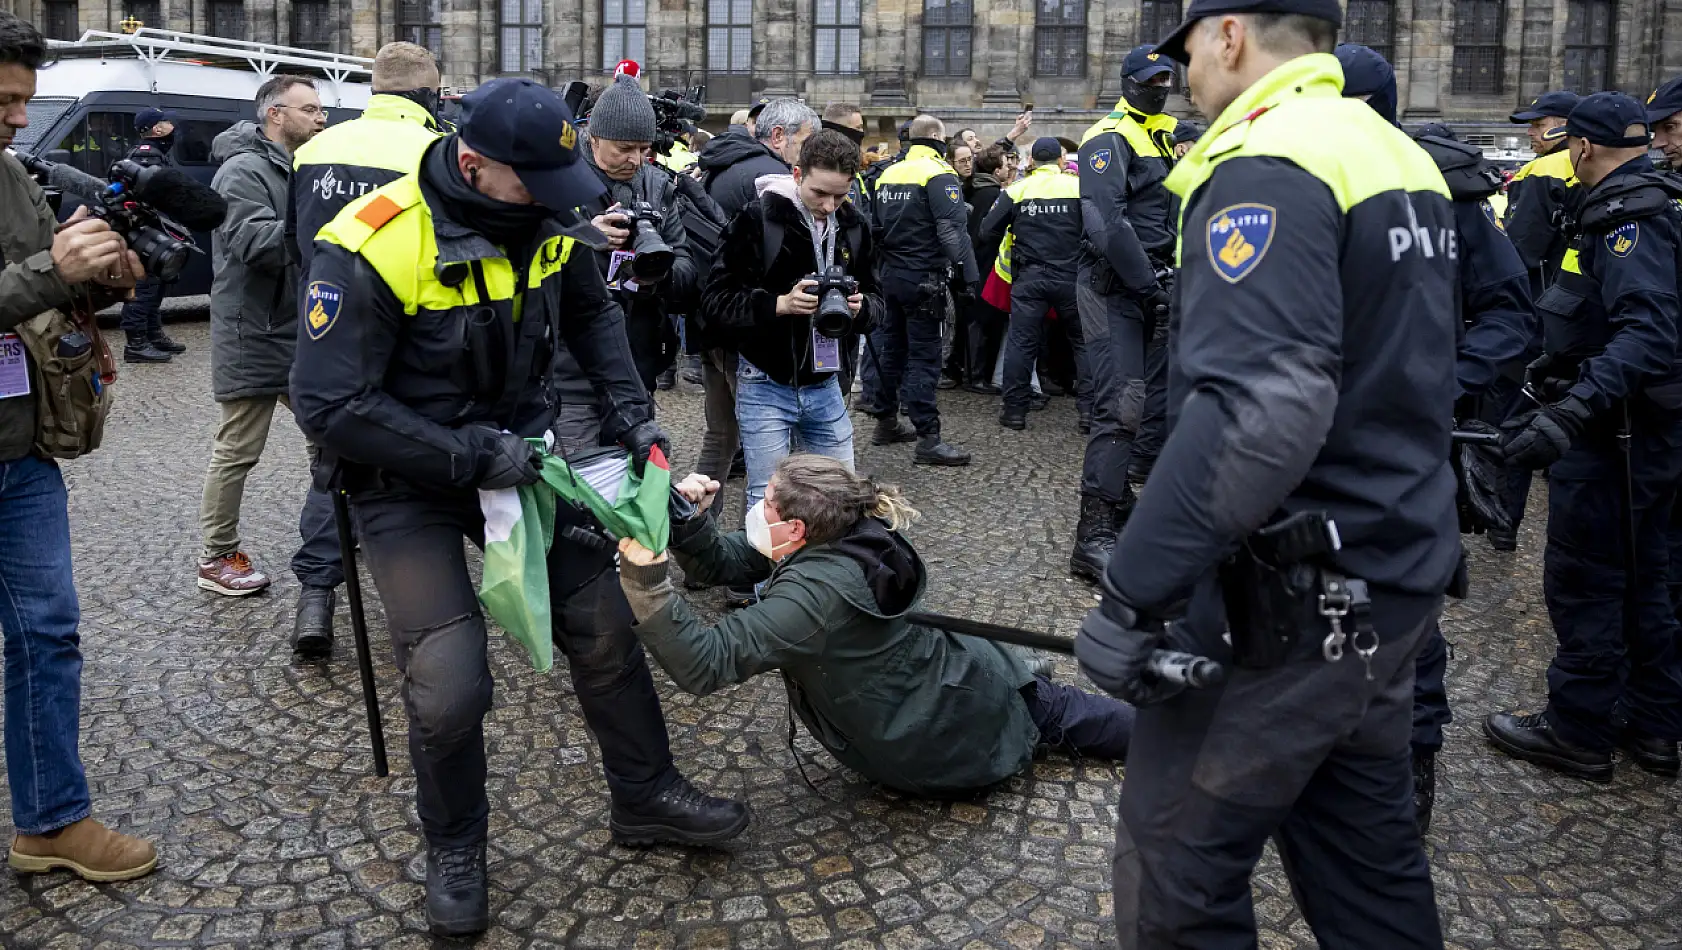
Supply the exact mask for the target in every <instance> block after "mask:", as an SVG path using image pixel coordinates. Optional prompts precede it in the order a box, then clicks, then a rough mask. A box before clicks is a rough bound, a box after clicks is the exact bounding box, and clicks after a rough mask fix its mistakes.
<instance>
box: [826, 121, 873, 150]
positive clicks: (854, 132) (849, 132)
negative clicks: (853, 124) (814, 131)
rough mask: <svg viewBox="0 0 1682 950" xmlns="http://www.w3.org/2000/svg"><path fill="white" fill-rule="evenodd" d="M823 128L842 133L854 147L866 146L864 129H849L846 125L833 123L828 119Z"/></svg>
mask: <svg viewBox="0 0 1682 950" xmlns="http://www.w3.org/2000/svg"><path fill="white" fill-rule="evenodd" d="M823 127H824V128H825V129H828V130H829V131H831V132H840V133H841V134H842V135H845V136H846V137H847V138H848V139H849V140H850V141H851V142H852V143H853V144H854V145H863V144H864V130H863V129H854V128H849V127H847V126H845V125H842V124H841V123H839V122H831V121H829V120H828V119H825V120H824V122H823Z"/></svg>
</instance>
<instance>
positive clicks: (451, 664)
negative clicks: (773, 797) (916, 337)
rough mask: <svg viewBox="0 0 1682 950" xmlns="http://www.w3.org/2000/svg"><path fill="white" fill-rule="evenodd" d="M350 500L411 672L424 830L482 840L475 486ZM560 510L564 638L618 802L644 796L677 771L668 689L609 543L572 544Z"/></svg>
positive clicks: (552, 562) (483, 660) (557, 599)
mask: <svg viewBox="0 0 1682 950" xmlns="http://www.w3.org/2000/svg"><path fill="white" fill-rule="evenodd" d="M351 503H352V505H353V508H354V510H355V512H356V516H357V520H358V523H359V526H360V529H361V537H362V550H363V552H364V553H365V554H366V555H367V560H368V570H369V573H370V574H372V575H373V578H374V584H375V586H376V587H377V588H378V589H379V594H380V600H381V602H382V603H383V604H384V605H385V613H386V620H387V624H388V626H389V627H390V629H391V642H392V648H393V650H394V651H395V653H396V656H397V668H398V670H400V671H401V672H402V674H403V705H404V708H405V709H406V710H407V711H408V714H409V757H410V759H411V760H412V761H413V763H414V768H415V798H416V805H417V809H418V811H419V813H420V821H421V829H422V830H423V831H424V832H425V834H426V840H427V843H428V844H430V845H432V846H434V847H460V846H464V845H469V844H476V843H478V842H481V841H484V840H485V837H486V831H487V823H488V819H489V815H490V802H489V800H488V799H487V797H486V795H485V772H486V764H485V726H484V722H485V714H486V713H487V712H488V711H489V710H490V707H491V671H490V665H489V663H488V661H487V657H486V650H487V647H488V644H487V642H486V636H487V631H486V626H485V617H484V614H483V613H482V612H481V611H480V609H479V600H478V595H477V593H476V591H475V589H474V585H473V581H472V579H471V578H470V577H469V576H468V572H467V556H466V551H465V548H464V546H463V544H462V539H463V538H466V539H467V540H470V541H472V542H473V543H474V544H475V545H479V546H481V547H482V546H483V545H484V531H485V523H484V517H483V515H482V514H481V513H480V508H479V498H478V493H477V492H474V491H471V490H446V489H432V488H425V487H418V486H414V485H411V484H406V483H400V482H395V481H393V480H387V481H385V482H383V483H381V484H380V485H379V486H378V487H376V488H373V489H371V490H365V491H358V490H355V489H354V488H353V490H352V491H351ZM560 508H561V509H562V510H564V509H565V506H564V505H563V506H560ZM556 520H557V523H556V528H555V544H554V547H553V548H552V549H551V550H550V552H549V590H550V597H551V599H552V602H553V607H554V628H555V629H554V636H555V643H556V644H557V646H559V647H560V649H561V651H562V652H563V653H564V654H565V656H566V658H567V664H568V667H569V670H570V672H571V674H572V685H573V690H574V691H575V692H576V693H577V694H578V704H579V706H580V707H581V708H582V710H583V713H584V722H585V724H586V725H587V726H589V728H590V731H591V733H593V734H594V735H595V737H596V742H597V744H598V745H599V746H600V749H601V756H602V770H603V771H604V772H605V773H606V774H607V785H608V790H609V791H610V792H611V793H612V795H613V799H614V801H616V802H621V803H624V804H628V805H633V806H635V805H639V804H641V803H643V802H645V801H647V800H649V799H651V798H653V797H654V796H656V795H658V794H659V793H660V792H662V791H664V790H665V789H666V787H667V786H668V785H670V784H671V783H672V782H673V781H674V780H675V779H676V778H677V770H676V769H675V768H674V767H673V765H672V753H671V747H670V745H669V744H668V741H667V736H666V721H665V717H664V715H663V714H662V713H661V710H660V699H659V697H658V696H657V695H656V694H655V692H654V679H653V677H652V676H651V675H650V673H649V670H648V662H647V660H646V659H645V658H644V655H643V651H642V646H641V645H640V644H639V643H638V642H637V639H636V635H635V634H634V633H633V632H632V631H631V625H632V623H633V622H634V620H633V618H632V616H631V610H630V605H629V604H627V603H626V602H625V596H624V594H623V593H622V592H621V591H620V588H619V576H618V574H617V573H616V572H615V571H614V567H613V553H614V552H613V549H612V547H611V546H610V547H607V548H605V549H602V550H592V549H589V548H586V547H584V546H582V545H579V544H577V543H575V542H570V541H567V540H565V539H564V538H562V537H561V531H562V527H563V523H562V522H561V520H560V512H559V511H558V512H557V519H556Z"/></svg>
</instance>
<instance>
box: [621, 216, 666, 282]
mask: <svg viewBox="0 0 1682 950" xmlns="http://www.w3.org/2000/svg"><path fill="white" fill-rule="evenodd" d="M631 250H633V251H635V252H636V254H637V256H636V259H635V260H633V261H631V276H632V277H635V278H636V280H637V283H639V284H654V283H659V282H660V281H662V280H665V279H666V277H667V276H668V275H670V274H671V272H672V262H673V261H674V260H676V259H677V255H676V254H673V253H672V249H671V248H670V247H669V246H667V244H666V242H665V241H662V240H660V232H659V231H658V230H656V229H655V228H654V227H652V226H650V225H648V224H646V223H644V222H641V221H639V222H637V233H636V235H635V237H633V238H632V240H631Z"/></svg>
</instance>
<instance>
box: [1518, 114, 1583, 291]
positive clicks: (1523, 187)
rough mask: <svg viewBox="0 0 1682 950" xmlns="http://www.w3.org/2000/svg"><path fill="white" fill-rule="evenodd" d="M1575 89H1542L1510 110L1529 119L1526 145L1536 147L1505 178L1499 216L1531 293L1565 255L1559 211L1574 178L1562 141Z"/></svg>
mask: <svg viewBox="0 0 1682 950" xmlns="http://www.w3.org/2000/svg"><path fill="white" fill-rule="evenodd" d="M1577 102H1578V99H1577V94H1576V93H1574V92H1559V91H1556V92H1544V93H1542V94H1541V95H1540V96H1537V97H1536V98H1535V99H1533V100H1531V102H1530V105H1528V106H1525V107H1524V108H1522V109H1520V110H1518V111H1517V112H1514V113H1513V114H1512V121H1514V122H1525V123H1529V129H1528V130H1527V131H1528V134H1529V136H1530V147H1531V149H1533V150H1534V151H1535V152H1536V158H1534V159H1532V160H1531V161H1530V162H1529V163H1528V164H1526V165H1525V166H1524V167H1523V168H1520V169H1519V170H1518V171H1517V172H1515V173H1513V178H1512V181H1510V182H1508V183H1507V214H1506V217H1505V218H1503V219H1502V225H1503V227H1505V228H1506V231H1507V237H1509V238H1511V239H1512V242H1513V247H1514V248H1516V249H1517V250H1518V256H1519V259H1520V260H1522V261H1524V267H1525V270H1527V271H1529V272H1530V295H1531V297H1533V298H1534V297H1539V296H1541V294H1542V291H1543V290H1544V289H1545V288H1546V287H1547V285H1548V284H1551V283H1553V278H1554V273H1555V272H1556V271H1558V270H1559V262H1560V260H1561V259H1562V258H1563V257H1564V256H1565V233H1564V232H1563V231H1562V230H1561V229H1560V227H1559V220H1558V213H1559V212H1560V211H1561V210H1562V209H1563V208H1564V207H1565V205H1566V202H1567V201H1568V200H1569V198H1568V195H1567V192H1568V190H1569V189H1570V188H1571V186H1572V185H1575V184H1576V179H1575V178H1574V177H1573V176H1572V172H1571V152H1570V150H1569V149H1567V148H1566V147H1565V119H1566V117H1567V116H1569V115H1570V114H1571V110H1572V109H1574V108H1576V106H1577Z"/></svg>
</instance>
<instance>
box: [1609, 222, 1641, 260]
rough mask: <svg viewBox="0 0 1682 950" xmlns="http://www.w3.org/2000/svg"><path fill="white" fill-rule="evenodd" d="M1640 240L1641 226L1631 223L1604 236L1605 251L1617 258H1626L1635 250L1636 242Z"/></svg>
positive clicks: (1638, 223)
mask: <svg viewBox="0 0 1682 950" xmlns="http://www.w3.org/2000/svg"><path fill="white" fill-rule="evenodd" d="M1640 240H1641V224H1640V222H1638V221H1631V222H1629V223H1627V224H1621V225H1619V226H1618V227H1617V228H1616V229H1615V230H1613V231H1612V233H1610V234H1608V235H1606V249H1607V250H1608V251H1611V252H1612V253H1613V254H1615V255H1616V256H1618V257H1628V256H1629V252H1631V251H1633V250H1635V245H1636V242H1638V241H1640Z"/></svg>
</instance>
